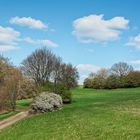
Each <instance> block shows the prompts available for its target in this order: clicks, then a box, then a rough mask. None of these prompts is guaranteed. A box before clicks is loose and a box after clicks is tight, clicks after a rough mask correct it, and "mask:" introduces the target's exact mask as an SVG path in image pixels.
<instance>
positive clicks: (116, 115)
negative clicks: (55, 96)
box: [0, 88, 140, 140]
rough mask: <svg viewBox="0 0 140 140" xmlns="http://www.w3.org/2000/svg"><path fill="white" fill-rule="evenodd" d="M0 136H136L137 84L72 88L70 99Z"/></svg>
mask: <svg viewBox="0 0 140 140" xmlns="http://www.w3.org/2000/svg"><path fill="white" fill-rule="evenodd" d="M0 139H1V140H140V88H135V89H117V90H92V89H82V88H77V89H75V90H73V103H72V104H69V105H65V106H64V107H63V109H61V110H60V111H57V112H53V113H45V114H40V115H36V116H31V117H28V118H26V119H24V120H21V121H19V122H17V123H16V124H14V125H13V126H10V127H9V128H6V129H4V130H2V132H1V133H0Z"/></svg>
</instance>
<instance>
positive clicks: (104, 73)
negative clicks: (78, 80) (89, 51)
mask: <svg viewBox="0 0 140 140" xmlns="http://www.w3.org/2000/svg"><path fill="white" fill-rule="evenodd" d="M139 79H140V72H139V71H134V70H133V67H132V66H130V65H128V64H127V63H123V62H119V63H116V64H114V65H113V66H112V67H111V69H109V70H107V69H101V70H99V71H98V72H97V73H96V74H94V76H92V77H91V74H90V76H89V77H88V78H86V79H85V81H84V87H85V88H96V89H114V88H127V87H139V86H140V80H139Z"/></svg>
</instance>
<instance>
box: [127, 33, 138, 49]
mask: <svg viewBox="0 0 140 140" xmlns="http://www.w3.org/2000/svg"><path fill="white" fill-rule="evenodd" d="M126 45H127V46H133V47H135V48H137V49H139V50H140V34H138V35H137V36H135V37H131V38H130V39H129V42H128V43H126Z"/></svg>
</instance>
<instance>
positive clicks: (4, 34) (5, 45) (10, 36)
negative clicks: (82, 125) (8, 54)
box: [0, 26, 20, 52]
mask: <svg viewBox="0 0 140 140" xmlns="http://www.w3.org/2000/svg"><path fill="white" fill-rule="evenodd" d="M19 36H20V32H17V31H15V30H14V29H12V28H10V27H2V26H0V52H4V51H8V50H14V49H17V48H18V47H17V41H18V40H19Z"/></svg>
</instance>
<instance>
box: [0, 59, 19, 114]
mask: <svg viewBox="0 0 140 140" xmlns="http://www.w3.org/2000/svg"><path fill="white" fill-rule="evenodd" d="M20 78H21V73H20V71H19V70H18V69H17V68H16V67H14V66H12V65H11V64H10V62H9V60H8V58H4V57H2V56H0V109H1V110H2V109H10V110H13V111H14V110H15V107H16V98H17V93H18V87H19V81H20Z"/></svg>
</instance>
